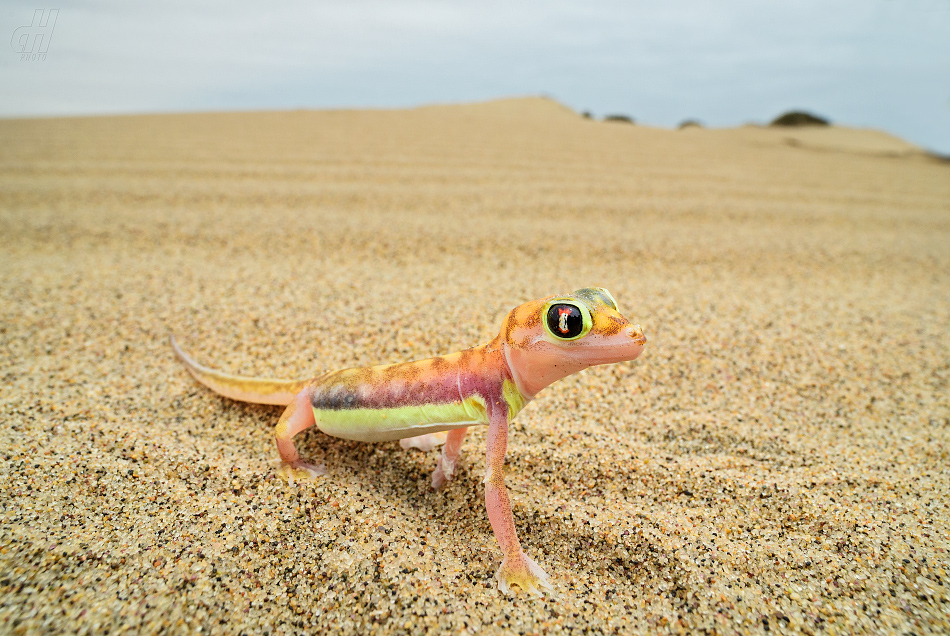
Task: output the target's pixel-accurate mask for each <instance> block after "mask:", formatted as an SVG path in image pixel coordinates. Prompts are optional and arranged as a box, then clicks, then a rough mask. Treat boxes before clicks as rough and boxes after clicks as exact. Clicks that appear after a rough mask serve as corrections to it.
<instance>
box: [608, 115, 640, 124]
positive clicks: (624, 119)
mask: <svg viewBox="0 0 950 636" xmlns="http://www.w3.org/2000/svg"><path fill="white" fill-rule="evenodd" d="M604 121H619V122H622V123H625V124H632V123H633V117H630V116H628V115H607V116H605V117H604Z"/></svg>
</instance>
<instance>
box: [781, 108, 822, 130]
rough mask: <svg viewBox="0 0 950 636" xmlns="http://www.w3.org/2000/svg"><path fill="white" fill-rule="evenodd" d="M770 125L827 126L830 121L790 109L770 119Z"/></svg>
mask: <svg viewBox="0 0 950 636" xmlns="http://www.w3.org/2000/svg"><path fill="white" fill-rule="evenodd" d="M769 125H770V126H829V125H831V122H830V121H828V120H827V119H825V118H824V117H819V116H818V115H813V114H812V113H808V112H805V111H803V110H790V111H788V112H787V113H784V114H782V115H779V116H778V117H776V118H775V119H773V120H772V123H770V124H769Z"/></svg>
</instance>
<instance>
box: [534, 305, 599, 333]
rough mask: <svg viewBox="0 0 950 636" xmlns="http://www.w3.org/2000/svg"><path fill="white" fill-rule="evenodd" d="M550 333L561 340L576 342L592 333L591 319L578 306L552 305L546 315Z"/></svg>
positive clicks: (546, 323)
mask: <svg viewBox="0 0 950 636" xmlns="http://www.w3.org/2000/svg"><path fill="white" fill-rule="evenodd" d="M545 325H546V326H547V328H548V332H549V333H550V334H551V335H552V336H554V337H555V338H558V339H559V340H575V339H577V338H580V337H581V336H583V335H585V334H586V333H587V332H588V331H590V318H588V317H587V315H586V314H585V313H584V312H582V311H581V309H580V307H578V306H577V305H572V304H570V303H564V302H560V303H559V302H555V303H552V304H551V305H550V306H549V307H548V310H547V312H546V314H545Z"/></svg>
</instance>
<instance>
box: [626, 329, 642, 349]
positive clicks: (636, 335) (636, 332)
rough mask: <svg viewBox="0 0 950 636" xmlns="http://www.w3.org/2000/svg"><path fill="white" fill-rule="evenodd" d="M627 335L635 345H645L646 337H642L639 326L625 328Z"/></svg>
mask: <svg viewBox="0 0 950 636" xmlns="http://www.w3.org/2000/svg"><path fill="white" fill-rule="evenodd" d="M627 335H629V336H630V337H631V338H633V339H634V341H636V343H637V344H640V345H642V344H646V343H647V337H646V336H644V335H643V330H642V329H641V328H640V325H630V326H629V327H627Z"/></svg>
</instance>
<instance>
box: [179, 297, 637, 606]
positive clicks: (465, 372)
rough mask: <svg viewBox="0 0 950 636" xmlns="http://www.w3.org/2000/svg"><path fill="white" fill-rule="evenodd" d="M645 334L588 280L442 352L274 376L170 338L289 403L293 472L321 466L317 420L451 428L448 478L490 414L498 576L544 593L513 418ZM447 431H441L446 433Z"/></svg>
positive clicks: (422, 440)
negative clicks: (526, 519) (307, 433)
mask: <svg viewBox="0 0 950 636" xmlns="http://www.w3.org/2000/svg"><path fill="white" fill-rule="evenodd" d="M645 343H646V338H645V337H644V336H643V332H642V331H641V330H640V327H639V325H631V324H630V323H629V321H628V320H627V319H626V318H624V317H623V316H622V315H621V314H620V313H619V312H618V311H617V303H616V301H614V298H613V296H611V295H610V292H608V291H607V290H606V289H603V288H600V287H587V288H585V289H579V290H577V291H575V292H574V293H572V294H565V295H559V296H549V297H547V298H542V299H541V300H535V301H532V302H529V303H525V304H523V305H520V306H519V307H516V308H515V309H513V310H511V311H510V312H509V313H508V315H507V316H506V317H505V319H504V321H503V322H502V327H501V332H500V333H499V334H498V335H497V336H496V337H495V338H494V339H493V340H492V341H491V342H489V343H488V344H484V345H481V346H478V347H473V348H472V349H466V350H465V351H461V352H459V353H452V354H449V355H445V356H439V357H436V358H428V359H426V360H418V361H415V362H403V363H399V364H388V365H380V366H373V367H360V368H354V369H343V370H342V371H332V372H329V373H324V374H322V375H319V376H317V377H315V378H313V379H311V380H289V381H284V380H266V379H262V378H245V377H240V376H234V375H229V374H226V373H221V372H220V371H215V370H214V369H210V368H208V367H204V366H201V365H200V364H198V363H197V362H195V361H194V360H193V359H192V358H190V357H189V356H188V355H187V354H186V353H185V352H184V351H182V350H181V349H180V348H179V347H178V345H177V343H176V342H175V339H174V337H172V346H173V347H174V349H175V352H176V353H177V354H178V357H179V358H180V359H181V360H182V362H184V363H185V366H186V367H187V368H188V370H189V371H190V372H191V374H192V375H193V376H194V377H195V379H197V380H198V381H199V382H200V383H202V384H204V385H205V386H207V387H208V388H210V389H212V390H213V391H215V392H217V393H219V394H221V395H224V396H226V397H229V398H232V399H235V400H242V401H245V402H256V403H260V404H282V405H287V409H286V410H285V411H284V413H283V415H281V417H280V420H279V421H278V423H277V427H276V428H275V430H274V438H275V440H276V442H277V450H278V452H279V453H280V458H281V460H282V461H283V464H282V467H281V473H282V474H283V475H284V476H285V477H287V478H288V479H290V480H293V479H294V478H309V477H316V476H317V475H320V474H322V470H321V469H319V468H317V467H315V466H312V465H310V464H307V463H305V462H303V461H302V460H301V459H300V455H299V454H298V453H297V449H296V447H295V446H294V443H293V437H294V436H295V435H296V434H297V433H299V432H301V431H303V430H306V429H308V428H310V427H311V426H316V427H317V428H318V429H320V430H321V431H323V432H324V433H326V434H328V435H332V436H334V437H341V438H344V439H352V440H359V441H365V442H379V441H386V440H396V439H401V440H404V443H405V442H406V441H407V440H411V441H410V442H409V444H410V445H418V446H420V447H424V446H426V444H427V443H428V442H431V441H432V440H433V439H434V437H435V435H437V434H439V433H442V432H445V431H448V434H447V435H446V436H445V445H444V446H443V449H442V454H441V456H440V457H439V461H438V464H437V465H436V468H435V471H434V472H433V473H432V486H433V487H434V488H440V487H441V486H442V485H443V484H444V483H445V482H446V481H447V480H449V479H451V478H452V475H453V473H454V470H455V464H456V461H457V460H458V457H459V454H460V453H461V448H462V441H463V440H464V438H465V431H466V430H467V428H468V427H469V426H473V425H487V426H488V435H487V451H486V472H485V506H486V508H487V510H488V519H489V521H490V522H491V526H492V530H493V531H494V533H495V538H496V539H497V541H498V545H499V546H500V547H501V550H502V553H503V555H504V558H503V559H502V563H501V567H500V568H499V569H498V572H497V574H496V578H497V579H498V587H499V589H500V590H501V591H502V592H504V593H511V591H512V590H511V588H512V586H518V587H520V588H521V589H522V590H523V591H526V592H529V593H533V594H541V589H539V588H546V589H551V584H550V583H549V582H548V580H547V575H546V574H545V573H544V571H543V570H541V568H540V567H539V566H538V565H537V564H536V563H535V562H534V561H532V560H531V559H530V558H528V556H527V555H526V554H525V553H524V551H523V550H522V549H521V543H520V542H519V541H518V536H517V534H516V532H515V525H514V518H513V516H512V513H511V502H510V500H509V498H508V491H507V489H506V488H505V482H504V472H503V468H504V462H505V452H506V449H507V445H508V424H509V422H511V420H512V419H513V418H514V416H515V415H517V413H518V412H519V411H520V410H521V409H522V408H523V407H524V406H525V404H527V403H528V402H529V401H530V400H531V399H532V398H534V396H535V395H537V393H538V391H540V390H541V389H543V388H544V387H546V386H548V385H549V384H551V383H552V382H555V381H557V380H559V379H561V378H563V377H566V376H568V375H571V374H572V373H576V372H578V371H580V370H582V369H586V368H587V367H590V366H594V365H597V364H608V363H612V362H622V361H624V360H633V359H634V358H636V357H637V356H638V355H640V352H641V351H643V346H644V344H645ZM439 439H441V438H439Z"/></svg>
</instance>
